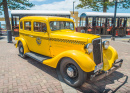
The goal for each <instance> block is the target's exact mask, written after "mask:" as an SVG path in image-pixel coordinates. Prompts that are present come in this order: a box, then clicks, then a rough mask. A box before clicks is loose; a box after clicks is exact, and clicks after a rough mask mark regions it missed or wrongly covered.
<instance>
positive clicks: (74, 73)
mask: <svg viewBox="0 0 130 93" xmlns="http://www.w3.org/2000/svg"><path fill="white" fill-rule="evenodd" d="M60 73H61V76H62V78H63V79H64V81H65V82H66V83H67V84H68V85H70V86H72V87H79V86H81V85H82V84H83V83H84V82H85V80H86V79H87V74H86V72H84V71H83V70H82V69H81V68H80V67H79V66H78V64H77V63H76V62H75V61H74V60H72V59H71V58H64V59H63V60H62V61H61V64H60Z"/></svg>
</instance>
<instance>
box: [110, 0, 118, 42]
mask: <svg viewBox="0 0 130 93" xmlns="http://www.w3.org/2000/svg"><path fill="white" fill-rule="evenodd" d="M116 11H117V0H116V1H115V11H114V23H113V33H112V38H111V40H113V41H115V30H116V29H115V23H116Z"/></svg>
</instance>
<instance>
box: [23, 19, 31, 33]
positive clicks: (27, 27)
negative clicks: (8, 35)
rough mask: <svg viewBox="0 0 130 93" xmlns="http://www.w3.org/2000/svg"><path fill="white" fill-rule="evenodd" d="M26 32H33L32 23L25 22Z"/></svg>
mask: <svg viewBox="0 0 130 93" xmlns="http://www.w3.org/2000/svg"><path fill="white" fill-rule="evenodd" d="M24 30H28V31H31V22H30V21H25V22H24Z"/></svg>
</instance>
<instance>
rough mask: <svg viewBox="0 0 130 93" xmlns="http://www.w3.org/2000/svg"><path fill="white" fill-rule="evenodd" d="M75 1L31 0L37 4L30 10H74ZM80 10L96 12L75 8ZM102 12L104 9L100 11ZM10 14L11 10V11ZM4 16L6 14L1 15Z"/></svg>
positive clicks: (111, 10)
mask: <svg viewBox="0 0 130 93" xmlns="http://www.w3.org/2000/svg"><path fill="white" fill-rule="evenodd" d="M73 1H75V4H74V6H76V5H78V4H79V3H80V2H79V0H29V2H30V3H33V4H35V6H34V7H32V8H30V10H46V11H49V10H50V11H73ZM75 11H78V12H79V16H80V14H81V13H83V12H95V11H92V9H75ZM100 12H102V11H100ZM107 12H109V13H114V7H110V8H109V10H107ZM117 13H130V9H119V8H118V9H117ZM9 16H11V12H10V11H9ZM0 17H4V15H0Z"/></svg>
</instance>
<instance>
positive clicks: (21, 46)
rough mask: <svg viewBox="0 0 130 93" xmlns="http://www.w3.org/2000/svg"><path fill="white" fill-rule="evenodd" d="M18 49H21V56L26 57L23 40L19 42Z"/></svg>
mask: <svg viewBox="0 0 130 93" xmlns="http://www.w3.org/2000/svg"><path fill="white" fill-rule="evenodd" d="M18 50H19V56H20V57H22V58H25V57H26V55H25V54H24V47H23V44H22V42H19V44H18Z"/></svg>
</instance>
